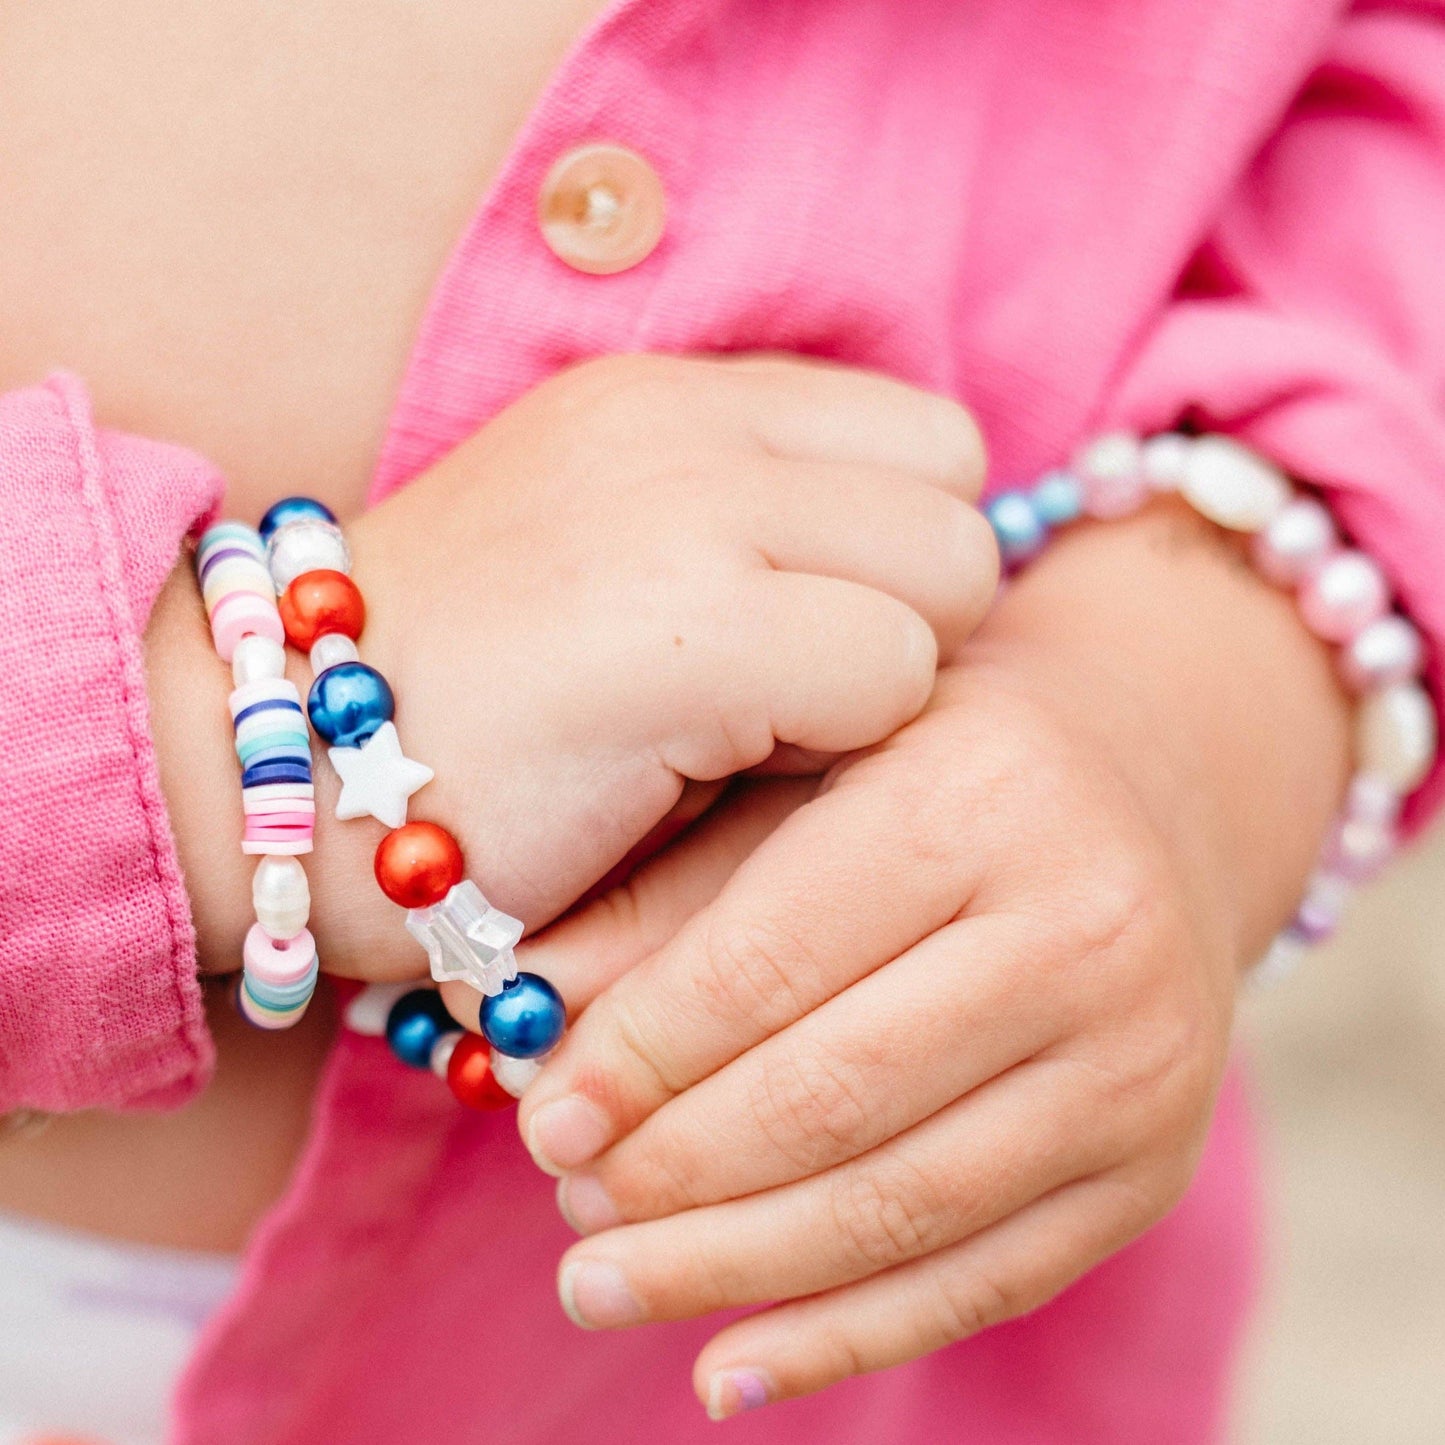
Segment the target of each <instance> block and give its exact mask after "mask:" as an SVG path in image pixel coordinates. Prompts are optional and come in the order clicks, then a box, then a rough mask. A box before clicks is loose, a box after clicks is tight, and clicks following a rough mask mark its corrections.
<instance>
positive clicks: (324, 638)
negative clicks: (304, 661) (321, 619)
mask: <svg viewBox="0 0 1445 1445" xmlns="http://www.w3.org/2000/svg"><path fill="white" fill-rule="evenodd" d="M360 660H361V653H360V652H358V651H357V648H356V644H355V643H354V642H353V641H352V640H351V639H350V638H349V637H348V636H347V635H346V634H345V633H344V632H323V633H322V634H321V636H320V637H318V638H317V639H316V646H315V647H313V648H312V649H311V671H312V672H314V673H316V674H317V676H320V674H321V673H323V672H325V671H326V669H327V668H328V667H337V666H339V665H340V664H341V663H343V662H359V661H360Z"/></svg>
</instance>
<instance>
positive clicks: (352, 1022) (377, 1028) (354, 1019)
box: [341, 978, 419, 1039]
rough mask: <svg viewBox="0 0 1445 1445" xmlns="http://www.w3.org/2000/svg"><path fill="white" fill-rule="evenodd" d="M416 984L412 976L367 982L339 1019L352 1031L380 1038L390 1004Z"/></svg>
mask: <svg viewBox="0 0 1445 1445" xmlns="http://www.w3.org/2000/svg"><path fill="white" fill-rule="evenodd" d="M418 986H419V985H418V984H417V981H416V979H414V978H411V979H407V980H406V981H405V982H403V983H369V984H367V986H366V987H365V988H364V989H362V990H361V992H360V993H359V994H357V995H356V997H355V998H353V999H352V1000H351V1002H350V1003H349V1004H347V1005H346V1011H345V1013H343V1014H342V1016H341V1021H342V1022H343V1023H344V1024H345V1025H346V1027H347V1028H349V1029H350V1030H351V1031H352V1032H353V1033H357V1034H364V1035H365V1036H366V1037H367V1038H369V1039H379V1038H382V1037H384V1036H385V1034H386V1021H387V1019H388V1017H389V1016H390V1014H391V1010H392V1006H393V1005H394V1004H395V1003H396V1001H397V999H399V998H401V997H402V995H403V994H408V993H411V992H412V991H413V990H414V989H416V988H417V987H418Z"/></svg>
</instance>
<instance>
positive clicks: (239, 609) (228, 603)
mask: <svg viewBox="0 0 1445 1445" xmlns="http://www.w3.org/2000/svg"><path fill="white" fill-rule="evenodd" d="M251 636H255V637H269V638H270V639H271V640H272V641H273V642H279V643H281V644H282V645H283V646H284V645H285V642H286V629H285V628H284V627H282V625H281V614H280V613H279V612H277V611H276V604H275V603H274V602H268V601H267V600H266V599H265V598H264V597H258V596H257V595H256V594H255V593H254V592H231V593H228V594H227V595H226V596H225V597H223V598H221V600H220V601H219V602H218V603H217V604H216V610H215V611H214V612H212V613H211V640H212V641H213V642H214V643H215V644H216V651H217V652H218V653H219V654H220V656H221V661H222V662H230V661H231V659H232V658H233V657H234V656H235V655H236V647H237V644H238V643H239V642H240V641H241V639H242V638H243V637H251Z"/></svg>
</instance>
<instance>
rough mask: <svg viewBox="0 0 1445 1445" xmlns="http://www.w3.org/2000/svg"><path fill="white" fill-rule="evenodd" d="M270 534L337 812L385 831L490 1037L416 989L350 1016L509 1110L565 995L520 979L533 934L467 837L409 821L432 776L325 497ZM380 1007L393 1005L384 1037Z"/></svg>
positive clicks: (265, 521) (287, 626) (472, 1099)
mask: <svg viewBox="0 0 1445 1445" xmlns="http://www.w3.org/2000/svg"><path fill="white" fill-rule="evenodd" d="M261 536H262V537H263V538H264V539H265V543H266V556H267V560H268V563H269V567H270V579H271V581H272V583H273V584H274V586H275V588H276V590H277V591H278V592H279V593H280V602H279V606H278V611H279V619H280V623H281V625H282V627H283V629H284V634H285V637H286V640H287V641H288V642H290V643H291V645H292V646H293V647H296V648H298V649H300V650H301V651H303V652H305V653H307V654H308V656H309V657H310V660H311V668H312V671H313V673H314V674H315V677H314V681H313V682H312V684H311V689H310V693H309V695H308V696H307V699H306V712H307V715H308V716H309V718H310V720H311V726H312V728H313V729H314V730H315V732H316V734H317V736H318V737H320V738H321V739H322V740H323V741H324V742H325V743H327V744H328V750H327V756H328V757H329V758H330V760H331V764H332V767H333V768H334V769H335V771H336V774H337V776H338V777H339V778H340V780H341V795H340V798H339V799H338V801H337V805H336V816H337V817H338V818H339V819H342V820H347V819H354V818H364V817H373V818H375V819H377V821H378V822H380V823H383V824H385V825H386V827H387V828H388V829H389V830H390V831H389V832H388V833H387V834H386V836H385V837H384V838H383V839H382V840H381V842H380V844H379V845H378V847H377V850H376V858H375V863H374V870H373V871H374V872H375V875H376V881H377V883H378V884H379V885H380V887H381V890H382V892H383V893H385V894H386V896H387V897H388V898H389V899H391V901H392V902H393V903H396V904H398V905H399V906H400V907H402V908H404V909H406V911H407V912H406V928H407V932H408V933H410V934H411V936H412V937H413V938H414V939H416V941H417V942H418V943H419V944H421V946H422V947H423V948H424V949H425V950H426V953H427V957H428V960H429V962H430V966H431V975H432V978H433V979H434V980H436V982H438V983H442V982H446V981H448V980H460V981H462V982H465V983H468V984H470V985H471V986H472V987H473V988H475V989H477V990H478V992H480V993H481V994H482V996H483V997H482V1003H481V1010H480V1023H481V1030H482V1033H481V1037H478V1036H477V1035H474V1034H468V1033H465V1032H464V1031H462V1030H460V1029H458V1028H457V1026H456V1024H455V1022H454V1021H453V1019H452V1017H451V1015H450V1014H449V1013H448V1012H447V1010H446V1008H445V1006H444V1005H443V1004H442V1001H441V997H440V995H439V994H438V993H437V991H436V990H435V989H434V988H417V987H416V986H415V985H411V984H408V985H405V986H404V987H403V988H402V989H401V990H400V991H398V990H394V989H387V988H381V989H372V990H367V991H365V992H364V994H363V995H362V998H363V999H364V1000H369V1001H370V1003H371V1006H372V1014H371V1015H368V1014H367V1012H366V1010H367V1004H366V1003H365V1002H363V1003H361V1004H360V1005H359V1006H358V1005H357V1004H356V1002H355V1001H353V1005H352V1006H351V1007H349V1008H348V1010H347V1021H348V1023H350V1024H352V1026H353V1027H356V1025H357V1021H358V1020H360V1021H361V1023H362V1024H363V1027H362V1028H361V1029H359V1030H358V1031H362V1032H365V1031H368V1029H367V1027H365V1025H367V1023H368V1021H370V1023H371V1024H372V1025H373V1027H372V1028H371V1029H370V1031H373V1032H384V1033H385V1035H386V1038H387V1040H388V1042H389V1043H390V1045H391V1048H392V1051H393V1052H394V1053H395V1054H396V1056H397V1057H398V1058H400V1059H401V1060H402V1061H403V1062H404V1063H406V1064H409V1065H411V1066H412V1067H414V1068H431V1069H432V1070H433V1071H434V1072H436V1073H438V1074H439V1075H440V1076H441V1077H443V1078H445V1079H446V1081H447V1084H448V1086H449V1087H450V1088H451V1091H452V1093H453V1094H454V1095H456V1097H457V1098H458V1099H459V1100H460V1101H461V1102H462V1103H464V1104H467V1105H469V1106H470V1107H472V1108H478V1109H488V1108H497V1107H501V1106H502V1105H504V1104H510V1103H511V1102H513V1100H514V1097H515V1095H516V1094H518V1093H520V1092H521V1089H522V1088H524V1087H525V1086H526V1084H527V1083H530V1082H531V1079H532V1078H533V1077H535V1075H536V1073H537V1071H538V1070H539V1069H540V1067H541V1064H540V1060H541V1059H542V1057H543V1056H545V1055H546V1054H548V1053H549V1052H550V1051H551V1050H552V1049H553V1048H554V1047H555V1046H556V1044H557V1041H558V1040H559V1039H560V1038H561V1036H562V1031H563V1028H564V1027H565V1023H566V1008H565V1006H564V1004H563V1002H562V997H561V995H560V994H559V993H558V992H557V990H556V989H555V988H553V987H552V985H551V984H550V983H548V982H547V980H546V979H544V978H541V977H540V976H538V975H537V974H532V973H520V972H518V970H517V960H516V955H515V953H514V951H513V950H514V948H515V946H516V944H517V942H518V940H519V939H520V938H521V936H522V932H523V925H522V924H521V922H520V921H519V920H517V919H515V918H512V917H510V916H509V915H507V914H505V913H503V912H502V911H501V910H500V909H498V908H494V907H493V906H492V905H491V904H490V903H489V902H488V901H487V899H486V898H485V896H484V895H483V894H482V891H481V889H479V888H478V887H477V885H476V884H475V883H474V882H472V881H471V880H470V879H469V878H467V877H466V876H465V864H464V862H463V858H462V850H461V847H460V845H459V844H458V843H457V840H456V839H455V838H454V837H453V836H452V835H451V834H450V833H449V832H447V830H446V829H445V828H442V827H440V826H438V825H437V824H436V823H429V822H408V820H407V812H408V808H409V803H410V799H411V797H412V795H413V794H414V793H416V792H417V791H418V790H420V789H421V788H423V787H425V786H426V784H427V783H429V782H430V781H431V780H432V777H433V773H432V770H431V769H430V768H428V767H426V766H424V765H423V764H421V763H418V762H415V761H414V760H413V759H411V758H408V757H407V756H406V755H405V754H404V753H403V752H402V748H401V740H400V737H399V736H398V734H397V730H396V724H395V722H394V721H393V718H394V716H395V712H396V701H395V698H394V696H393V694H392V690H391V687H390V685H389V684H388V683H387V681H386V679H385V678H384V677H383V676H382V675H381V674H380V673H379V672H377V671H376V669H375V668H373V667H369V666H368V665H367V664H366V663H364V662H362V661H361V658H360V654H359V652H358V650H357V642H358V641H359V639H360V637H361V633H362V629H363V628H364V627H365V625H366V604H365V601H364V600H363V598H362V595H361V592H360V590H359V589H358V588H357V586H356V584H355V583H354V582H353V581H352V580H351V576H350V570H351V558H350V554H349V552H348V550H347V547H346V541H345V538H344V537H343V536H342V533H341V529H340V528H339V527H338V526H337V525H336V518H335V517H334V516H333V515H332V513H331V512H330V511H329V510H328V509H327V508H326V507H324V506H323V505H322V504H321V503H320V502H317V501H314V500H312V499H310V498H308V497H288V498H286V499H285V500H283V501H280V502H277V503H276V505H275V506H273V507H272V508H271V509H270V510H269V511H268V512H267V513H266V515H265V517H264V518H262V521H261ZM378 999H384V1000H385V1001H386V1004H387V1007H386V1015H385V1019H384V1021H383V1023H382V1027H381V1028H380V1029H379V1030H378V1029H375V1028H374V1023H375V1018H374V1015H375V1008H376V1000H378ZM508 1086H510V1088H509V1087H508Z"/></svg>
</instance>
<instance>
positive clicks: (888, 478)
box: [729, 461, 999, 648]
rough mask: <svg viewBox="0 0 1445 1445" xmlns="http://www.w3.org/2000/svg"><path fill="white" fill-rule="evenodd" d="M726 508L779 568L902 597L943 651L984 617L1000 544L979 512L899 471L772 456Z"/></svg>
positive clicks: (994, 582)
mask: <svg viewBox="0 0 1445 1445" xmlns="http://www.w3.org/2000/svg"><path fill="white" fill-rule="evenodd" d="M740 492H741V495H736V496H734V497H732V498H730V499H729V500H730V504H731V505H734V506H738V507H741V508H743V509H745V511H746V513H747V517H746V525H747V530H748V534H749V536H750V537H751V538H752V539H753V541H754V543H755V545H757V546H758V547H759V548H760V549H761V551H762V553H763V556H764V557H765V558H766V559H767V561H768V562H769V563H770V564H771V565H772V566H773V567H775V568H777V569H778V570H779V571H783V572H810V573H815V574H818V575H821V576H828V577H841V578H844V579H846V580H848V581H850V582H860V583H862V584H863V585H864V586H865V587H873V588H876V589H877V590H878V591H880V592H886V593H887V594H888V595H889V596H890V597H896V598H898V600H899V601H900V602H905V603H907V604H908V606H909V607H911V608H912V609H913V610H914V611H915V612H917V613H918V614H919V615H920V616H921V617H922V618H923V619H924V620H925V621H926V622H927V623H928V624H929V626H930V627H932V628H933V631H934V633H935V634H936V635H937V637H938V639H939V641H940V643H942V644H943V646H944V647H945V648H949V647H952V646H954V645H956V644H957V643H959V642H962V641H963V640H964V639H965V638H967V637H968V636H969V635H970V634H971V633H972V632H973V630H974V629H975V628H976V627H977V626H978V624H979V622H980V621H982V619H983V616H984V614H985V613H986V612H987V611H988V608H989V606H990V604H991V603H992V601H993V597H994V593H995V591H996V590H997V587H998V569H999V562H998V545H997V543H996V541H995V539H994V534H993V529H992V528H991V527H990V526H989V524H988V522H987V520H986V519H985V518H984V515H983V513H982V512H980V511H979V510H978V509H977V508H976V507H973V506H970V505H969V504H968V503H967V502H965V501H961V500H960V499H959V498H958V497H956V496H953V495H951V494H950V493H949V492H947V491H945V490H942V489H941V488H939V487H936V486H932V485H930V484H929V483H927V482H924V481H920V480H918V479H917V478H916V477H913V476H910V475H909V474H907V473H905V472H900V471H896V470H888V471H885V470H883V469H881V468H878V467H859V466H847V465H842V464H836V465H831V466H819V465H816V464H814V463H800V462H792V461H775V462H772V463H769V464H768V465H767V466H766V467H765V468H760V469H759V472H758V475H757V476H756V478H755V479H754V480H753V483H752V484H751V485H750V486H748V487H746V488H742V489H740Z"/></svg>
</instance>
